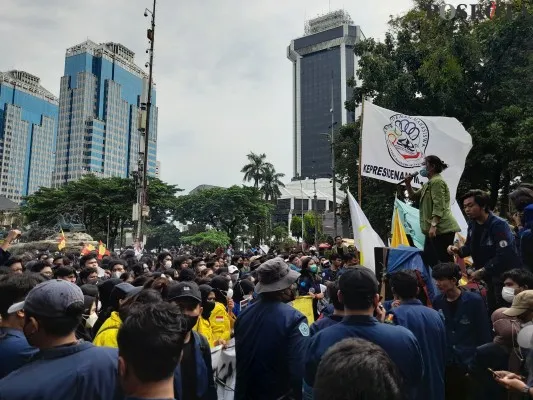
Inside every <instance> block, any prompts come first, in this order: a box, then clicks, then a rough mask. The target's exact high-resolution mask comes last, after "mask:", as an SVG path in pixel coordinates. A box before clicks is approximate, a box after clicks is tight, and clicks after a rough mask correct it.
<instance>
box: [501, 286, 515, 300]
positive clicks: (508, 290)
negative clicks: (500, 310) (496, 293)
mask: <svg viewBox="0 0 533 400" xmlns="http://www.w3.org/2000/svg"><path fill="white" fill-rule="evenodd" d="M502 298H503V299H504V300H505V301H506V302H507V303H512V302H513V299H514V288H512V287H507V286H504V287H503V289H502Z"/></svg>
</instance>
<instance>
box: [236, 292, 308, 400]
mask: <svg viewBox="0 0 533 400" xmlns="http://www.w3.org/2000/svg"><path fill="white" fill-rule="evenodd" d="M308 339H309V325H308V324H307V318H305V316H303V315H302V313H300V312H299V311H298V310H296V309H295V308H293V307H291V306H290V305H288V304H284V303H280V302H274V301H266V300H265V299H263V298H262V296H259V300H258V301H257V302H256V303H254V304H252V305H249V306H248V307H246V309H245V310H244V311H242V312H241V314H240V315H239V317H238V318H237V321H236V322H235V352H236V356H237V381H236V386H235V400H249V399H254V400H272V399H277V398H280V397H282V396H283V395H286V394H288V393H290V392H291V391H292V396H294V398H295V399H301V392H302V378H303V372H304V357H305V351H306V347H307V341H308Z"/></svg>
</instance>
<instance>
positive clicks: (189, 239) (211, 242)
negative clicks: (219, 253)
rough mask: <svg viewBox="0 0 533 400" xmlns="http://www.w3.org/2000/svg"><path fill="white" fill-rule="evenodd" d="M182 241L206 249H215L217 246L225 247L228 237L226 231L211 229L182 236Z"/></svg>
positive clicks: (228, 240) (228, 241) (228, 242)
mask: <svg viewBox="0 0 533 400" xmlns="http://www.w3.org/2000/svg"><path fill="white" fill-rule="evenodd" d="M182 241H183V243H188V244H191V245H193V246H197V247H200V248H202V249H203V250H207V251H215V250H216V249H217V248H218V247H226V246H227V245H229V244H230V238H229V237H228V235H227V234H226V232H221V231H218V230H216V229H211V230H209V231H207V232H200V233H197V234H195V235H192V236H185V237H183V238H182Z"/></svg>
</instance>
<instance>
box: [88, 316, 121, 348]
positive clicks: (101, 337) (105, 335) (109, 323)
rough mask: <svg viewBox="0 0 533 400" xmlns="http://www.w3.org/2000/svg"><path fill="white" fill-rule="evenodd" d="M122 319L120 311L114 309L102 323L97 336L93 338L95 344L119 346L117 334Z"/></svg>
mask: <svg viewBox="0 0 533 400" xmlns="http://www.w3.org/2000/svg"><path fill="white" fill-rule="evenodd" d="M121 325H122V320H121V319H120V317H119V315H118V312H116V311H113V312H112V313H111V316H110V317H109V318H108V319H106V320H105V322H104V323H103V324H102V326H101V327H100V329H99V330H98V333H97V334H96V337H95V338H94V340H93V344H94V345H95V346H105V347H115V348H118V343H117V335H118V330H119V328H120V326H121Z"/></svg>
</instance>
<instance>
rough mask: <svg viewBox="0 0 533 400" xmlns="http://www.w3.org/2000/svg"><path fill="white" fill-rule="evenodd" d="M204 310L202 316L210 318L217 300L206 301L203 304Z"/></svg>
mask: <svg viewBox="0 0 533 400" xmlns="http://www.w3.org/2000/svg"><path fill="white" fill-rule="evenodd" d="M203 307H204V310H203V311H202V318H204V319H209V317H210V316H211V313H212V312H213V309H214V308H215V302H214V301H206V302H205V303H204V304H203Z"/></svg>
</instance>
